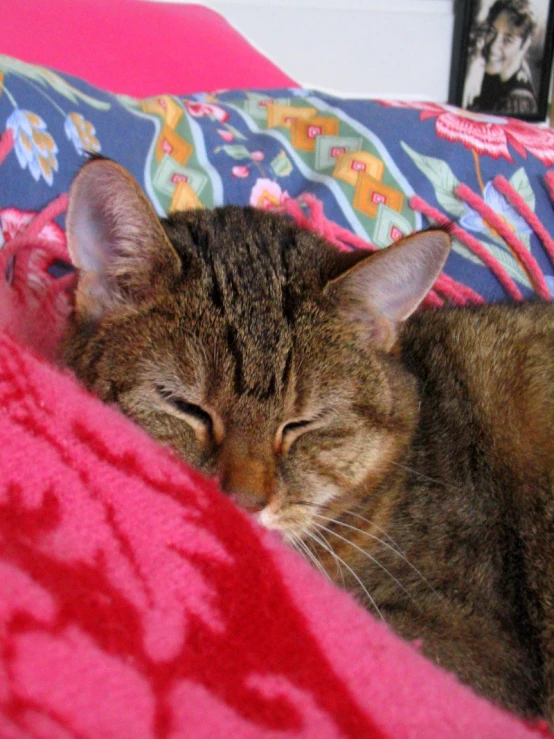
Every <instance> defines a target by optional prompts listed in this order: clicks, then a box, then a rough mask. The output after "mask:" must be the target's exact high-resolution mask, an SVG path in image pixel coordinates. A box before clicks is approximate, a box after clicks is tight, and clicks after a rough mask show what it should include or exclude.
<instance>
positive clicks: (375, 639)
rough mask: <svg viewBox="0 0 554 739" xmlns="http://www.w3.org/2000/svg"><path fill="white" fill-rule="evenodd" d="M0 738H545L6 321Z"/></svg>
mask: <svg viewBox="0 0 554 739" xmlns="http://www.w3.org/2000/svg"><path fill="white" fill-rule="evenodd" d="M0 407H1V408H2V413H1V414H0V470H1V480H2V483H1V485H0V634H1V635H2V638H1V641H0V736H2V737H28V736H33V737H48V738H49V739H50V738H53V739H55V738H56V737H72V736H79V737H90V738H91V739H93V738H97V737H109V736H112V737H118V739H125V738H126V737H129V738H131V737H132V739H141V738H145V739H146V738H149V737H166V736H173V737H182V736H186V737H195V739H198V737H206V738H207V737H216V736H221V737H224V736H229V737H241V739H248V738H249V737H251V738H254V737H275V739H277V737H280V738H281V739H283V738H284V737H314V738H315V737H317V738H318V739H325V738H327V737H339V736H346V737H352V738H354V737H355V738H356V739H359V738H360V737H364V738H365V737H391V738H392V737H395V738H397V737H464V738H465V737H468V736H476V737H477V736H482V737H485V736H486V737H488V739H495V738H497V739H504V738H505V737H510V738H511V739H517V738H518V737H531V736H539V735H541V734H543V735H544V729H540V728H539V727H535V728H534V729H533V728H531V727H527V726H525V725H524V724H523V723H521V722H519V721H517V720H515V719H513V718H511V717H510V716H509V715H508V714H505V713H503V712H501V711H499V710H497V709H496V708H493V707H492V706H490V705H489V704H487V703H486V702H485V701H483V700H481V699H478V698H476V697H475V696H474V695H473V694H472V693H471V692H470V691H469V690H468V689H466V688H464V687H462V686H460V685H459V684H457V682H456V680H455V679H454V678H453V677H452V676H450V675H447V674H446V673H443V672H441V671H440V670H439V669H438V668H436V667H434V666H432V665H431V664H430V663H428V662H427V661H426V660H424V659H423V658H422V657H421V656H420V655H419V654H418V653H417V651H415V650H414V649H412V648H410V647H409V646H408V645H407V644H405V643H403V642H401V641H400V640H398V639H397V638H395V637H394V636H393V635H392V634H391V633H390V632H389V631H388V630H387V629H386V628H385V627H384V626H382V625H381V624H379V623H377V622H376V621H374V620H373V619H372V618H371V617H370V616H369V614H367V613H366V612H364V611H362V610H361V609H359V608H358V606H357V605H356V604H355V603H354V602H353V601H352V600H351V599H350V597H349V596H347V595H346V594H344V593H342V592H340V591H338V590H337V589H335V588H334V587H333V586H332V585H331V584H330V583H328V582H327V581H326V580H324V579H323V578H322V577H321V576H320V575H319V574H318V573H316V572H315V571H313V570H311V569H310V568H309V566H308V564H307V563H305V562H304V561H303V560H301V559H300V558H299V557H298V556H297V555H296V554H295V553H293V552H291V551H289V550H288V549H286V548H285V547H284V546H282V545H281V544H280V542H279V541H277V540H276V539H275V538H274V537H273V536H272V535H271V534H269V533H268V532H265V531H263V530H261V529H259V528H258V527H257V526H256V525H255V524H254V522H252V521H251V520H250V519H249V518H248V517H247V516H246V515H245V514H244V513H242V512H241V511H240V510H239V509H238V508H236V507H235V506H234V505H233V504H232V503H231V502H230V501H229V500H228V499H226V498H225V497H224V496H223V495H221V494H220V493H219V492H218V491H217V490H216V489H215V487H214V486H213V485H212V484H210V483H209V482H207V481H205V480H203V479H202V478H201V477H199V476H198V475H196V474H195V473H193V472H192V471H190V470H188V469H187V468H186V467H185V466H184V465H183V464H181V463H180V462H178V461H176V460H174V459H173V458H172V457H171V456H170V454H169V453H168V452H167V451H165V450H164V449H163V448H161V447H159V446H157V445H156V444H155V443H154V442H153V441H151V440H150V439H149V438H147V437H146V436H145V435H144V433H143V432H142V431H141V430H139V429H138V428H136V427H135V426H133V425H132V424H131V422H130V421H128V420H127V419H125V418H124V417H122V416H121V415H120V414H118V413H117V412H116V411H115V410H112V409H111V408H109V407H107V406H105V405H102V404H101V403H100V402H99V401H98V400H96V399H95V398H92V397H90V396H89V395H87V394H86V393H85V392H84V391H83V390H81V389H80V388H79V387H77V385H76V383H75V382H74V381H73V379H72V378H71V377H70V376H69V375H68V374H66V373H63V372H59V371H58V370H56V369H54V368H53V367H51V366H48V365H47V364H45V363H44V362H42V361H40V360H38V359H37V358H35V357H34V356H32V355H31V354H30V353H28V351H26V350H24V349H23V348H22V347H21V346H20V345H18V344H17V343H15V342H14V341H12V340H11V339H9V338H8V337H7V336H6V335H5V334H3V333H0Z"/></svg>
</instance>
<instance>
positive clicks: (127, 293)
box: [67, 159, 181, 318]
mask: <svg viewBox="0 0 554 739" xmlns="http://www.w3.org/2000/svg"><path fill="white" fill-rule="evenodd" d="M67 246H68V250H69V254H70V257H71V260H72V262H73V265H74V266H75V267H76V268H77V269H78V272H79V277H78V282H77V288H76V293H75V303H76V310H77V312H78V313H81V314H84V315H87V316H88V317H90V318H100V317H101V316H102V315H103V314H105V313H106V312H108V311H110V310H112V309H114V308H116V307H117V306H120V305H124V304H129V303H130V304H136V303H138V302H140V301H142V300H145V299H147V298H148V297H149V296H151V295H152V293H153V291H154V290H155V289H156V285H157V283H158V282H159V281H160V280H163V279H168V278H169V279H171V277H172V276H176V275H178V273H179V271H180V268H181V267H180V260H179V257H178V255H177V253H176V252H175V250H174V248H173V246H172V245H171V243H170V242H169V240H168V238H167V236H166V235H165V232H164V230H163V228H162V226H161V223H160V221H159V220H158V217H157V216H156V214H155V212H154V210H153V208H152V206H151V205H150V203H149V202H148V200H147V199H146V197H145V195H144V194H143V192H142V190H141V189H140V187H139V185H138V184H137V182H135V180H134V179H133V178H132V177H131V175H130V174H129V173H128V172H127V171H126V170H125V169H124V168H123V167H121V166H120V165H119V164H116V162H113V161H111V160H110V159H93V160H91V161H89V162H87V163H86V164H85V165H84V166H83V168H82V169H81V171H80V172H79V174H78V175H77V177H76V178H75V180H74V182H73V184H72V186H71V190H70V193H69V207H68V211H67Z"/></svg>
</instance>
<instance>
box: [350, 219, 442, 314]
mask: <svg viewBox="0 0 554 739" xmlns="http://www.w3.org/2000/svg"><path fill="white" fill-rule="evenodd" d="M449 251H450V238H449V237H448V235H447V234H446V233H444V232H443V231H424V232H422V233H419V234H415V235H414V236H411V237H409V238H407V239H404V240H402V241H401V242H399V243H398V244H395V245H394V246H391V247H389V248H388V249H385V250H383V251H382V252H378V253H377V254H375V255H374V256H371V257H369V258H368V259H366V260H364V261H363V262H361V263H359V264H358V265H356V266H355V267H353V268H352V269H351V270H350V271H349V272H347V273H346V275H344V276H343V277H342V278H340V279H341V280H344V282H345V284H344V288H345V289H346V290H347V291H348V293H349V294H350V297H351V298H352V297H353V298H355V302H356V303H357V304H358V311H359V306H360V303H362V304H363V305H364V307H365V310H368V311H370V312H371V313H374V314H375V313H377V314H378V315H381V316H384V317H385V318H386V319H388V320H389V321H391V322H392V323H393V324H397V323H400V322H401V321H404V320H406V318H408V317H409V316H410V315H411V314H412V313H413V312H414V311H415V310H416V308H417V307H418V306H419V305H420V303H421V301H422V300H423V299H424V298H425V296H426V295H427V293H428V292H429V290H430V289H431V288H432V287H433V284H434V283H435V280H436V279H437V277H438V276H439V275H440V273H441V271H442V269H443V267H444V264H445V262H446V259H447V257H448V253H449Z"/></svg>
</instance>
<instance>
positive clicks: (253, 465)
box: [219, 457, 274, 513]
mask: <svg viewBox="0 0 554 739" xmlns="http://www.w3.org/2000/svg"><path fill="white" fill-rule="evenodd" d="M219 484H220V487H221V488H222V489H223V490H224V491H225V492H226V493H228V494H229V497H230V498H231V499H232V500H234V501H235V503H238V505H240V506H242V508H244V509H245V510H247V511H249V512H250V513H254V512H256V511H261V510H262V508H264V507H265V506H266V505H267V503H268V502H269V500H270V498H271V496H272V494H273V487H274V483H273V474H272V471H271V470H270V469H269V468H268V465H267V463H266V462H264V461H263V460H260V459H256V458H254V459H252V458H248V457H246V458H245V457H239V458H235V459H232V460H228V461H227V463H226V464H224V465H222V467H221V468H220V470H219Z"/></svg>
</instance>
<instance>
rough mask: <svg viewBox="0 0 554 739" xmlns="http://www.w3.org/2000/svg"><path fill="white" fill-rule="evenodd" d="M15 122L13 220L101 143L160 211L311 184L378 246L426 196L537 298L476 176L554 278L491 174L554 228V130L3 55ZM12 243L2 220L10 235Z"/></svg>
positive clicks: (468, 260)
mask: <svg viewBox="0 0 554 739" xmlns="http://www.w3.org/2000/svg"><path fill="white" fill-rule="evenodd" d="M6 131H11V136H12V137H13V147H12V148H11V150H10V151H9V153H7V155H6V156H5V157H4V159H3V161H2V163H1V164H0V218H2V213H4V212H7V211H10V213H12V214H13V212H14V211H21V212H24V211H25V212H28V211H38V210H40V209H41V208H43V207H44V206H45V205H46V204H47V203H48V202H50V201H51V200H52V199H53V198H54V197H55V196H57V195H59V194H60V193H63V192H67V191H68V190H69V187H70V184H71V181H72V180H73V178H74V176H75V175H76V173H77V171H78V170H79V167H80V166H81V165H82V163H83V161H84V158H85V156H86V154H87V153H88V152H91V153H101V154H103V155H105V156H107V157H111V158H113V159H115V160H116V161H118V162H120V163H121V164H122V165H123V166H124V167H126V168H127V169H128V170H129V171H130V172H131V173H132V174H133V176H134V177H135V178H136V179H137V180H138V181H139V183H140V184H141V185H142V187H143V188H144V190H145V192H146V194H147V195H148V197H149V198H150V200H151V201H152V203H153V205H154V208H155V209H156V211H157V212H158V213H159V214H160V215H163V214H166V213H167V212H169V211H171V210H176V209H183V208H191V207H208V208H209V207H212V206H215V205H220V204H226V203H236V204H241V205H246V204H253V205H256V206H258V207H266V208H269V207H275V206H278V205H279V204H282V203H283V202H284V201H285V200H286V199H288V198H296V197H298V196H300V195H301V194H304V193H309V194H311V195H314V196H315V197H316V198H318V200H320V201H321V203H322V204H323V208H324V213H325V216H326V218H327V219H329V220H330V221H333V222H334V223H336V224H338V225H339V226H341V227H343V228H345V229H348V230H349V231H350V232H352V233H353V234H355V235H356V236H358V237H361V238H362V239H364V240H367V241H368V242H371V243H372V244H374V245H375V246H376V247H378V248H382V247H385V246H387V245H388V244H390V243H391V242H393V241H394V240H396V239H398V238H400V237H402V236H403V235H405V234H408V233H411V232H413V231H414V230H418V229H421V228H424V227H426V226H428V225H429V221H428V220H426V218H425V216H424V215H422V212H421V208H415V209H414V207H412V206H413V205H414V200H413V196H414V195H418V196H419V197H420V198H422V199H423V201H424V202H425V203H426V204H427V205H429V206H430V207H432V208H434V209H436V210H439V211H440V213H441V214H442V215H444V216H446V217H448V219H450V220H451V221H453V222H457V223H458V224H459V225H460V226H461V227H462V228H463V229H465V231H466V232H467V233H468V234H470V235H471V236H472V237H474V238H475V239H476V240H477V241H478V242H479V243H480V244H481V245H482V246H483V247H484V248H486V250H487V251H488V252H489V253H490V254H491V255H492V256H493V257H494V259H495V260H496V261H497V262H498V264H500V265H501V266H502V268H503V269H504V270H505V271H506V272H507V274H508V275H509V276H510V278H511V279H512V280H513V281H514V282H515V284H516V285H517V286H518V288H519V290H520V291H521V293H522V294H523V295H524V296H532V295H534V292H535V286H534V285H533V281H532V279H531V278H530V276H529V274H528V272H527V271H526V270H525V268H524V267H523V266H522V264H521V260H520V259H518V257H517V254H514V253H513V250H512V248H511V247H510V246H509V245H508V244H507V243H506V242H505V241H504V240H503V239H502V237H501V236H500V235H499V234H498V233H497V232H496V231H495V230H494V229H493V228H491V226H490V225H489V224H488V223H487V222H486V219H483V217H482V215H480V214H479V213H478V212H477V211H475V210H474V209H473V208H471V207H470V206H469V205H468V204H467V203H466V202H465V201H464V200H463V199H461V198H460V197H459V195H458V194H457V187H458V185H459V184H460V183H464V184H465V185H467V186H469V187H470V188H471V189H472V190H473V192H474V193H476V194H477V195H479V196H480V198H481V199H482V201H483V202H484V203H485V204H486V205H488V206H489V207H490V208H491V209H492V210H493V211H494V212H495V213H496V214H497V215H498V216H499V217H500V218H501V219H502V221H503V222H504V223H506V224H507V225H508V227H509V228H510V230H511V231H512V232H513V233H514V234H515V235H516V236H517V239H518V240H519V241H520V242H521V244H523V246H524V248H525V249H527V250H528V251H529V252H530V254H531V255H532V256H533V257H534V259H535V260H536V263H537V265H538V268H539V269H540V271H541V272H542V273H543V274H544V275H545V276H546V278H547V283H548V284H549V286H550V287H552V286H554V279H553V267H552V263H551V261H550V259H549V257H548V254H547V252H546V250H545V249H544V246H543V245H542V244H541V242H540V241H539V239H538V238H537V236H536V234H535V233H534V231H533V230H532V229H531V228H530V226H529V223H528V222H527V220H526V219H525V218H523V217H522V215H521V214H520V213H519V212H518V211H517V210H516V209H515V208H514V207H513V206H512V205H510V203H509V202H508V201H507V200H506V199H505V198H504V196H503V195H501V194H500V193H499V192H498V191H497V190H496V189H495V187H494V185H493V182H492V180H493V178H494V177H495V176H496V175H498V174H501V175H503V176H504V177H505V178H506V179H507V180H508V181H509V183H510V185H511V187H512V188H513V190H514V191H515V192H516V193H517V194H518V195H520V196H521V198H523V201H524V202H525V204H526V205H527V206H528V207H529V208H530V210H531V211H532V213H534V214H535V215H536V216H537V217H538V218H539V220H540V221H541V222H542V224H543V225H544V226H545V228H546V230H547V231H548V232H549V233H550V234H554V212H553V208H552V202H551V200H550V197H549V194H548V190H547V188H546V186H545V182H544V176H545V174H546V172H547V171H548V169H549V167H551V166H552V165H553V164H554V131H552V130H551V129H548V128H545V127H539V126H536V125H535V126H533V125H530V124H526V123H522V122H521V121H515V120H511V119H507V118H496V117H493V116H483V115H479V114H475V113H468V112H467V111H463V110H460V109H457V108H453V107H451V106H441V105H436V104H430V103H421V104H420V103H391V102H383V101H368V100H350V99H348V100H345V99H340V98H337V97H332V96H330V95H327V94H323V93H320V92H317V91H312V90H306V89H281V90H245V91H227V92H219V93H213V94H208V93H206V94H202V95H193V96H188V97H183V98H181V97H176V96H169V95H164V94H160V95H159V96H155V97H151V98H146V99H142V100H138V99H135V98H130V97H126V96H122V95H114V94H111V93H109V92H106V91H102V90H98V89H95V88H93V87H91V86H90V85H88V84H86V83H85V82H83V81H81V80H78V79H75V78H71V77H69V76H66V75H62V74H58V73H56V72H53V71H52V70H49V69H46V68H44V67H39V66H35V65H29V64H25V63H23V62H20V61H18V60H16V59H13V58H10V57H6V56H0V133H5V132H6ZM2 223H4V221H3V220H2ZM60 225H61V226H63V217H62V218H61V219H60ZM7 238H8V236H7V233H6V232H5V230H4V232H3V235H2V233H0V245H1V243H2V240H3V239H4V240H7ZM446 273H447V274H448V275H449V276H451V277H452V278H454V279H455V280H457V281H459V282H461V283H463V284H465V285H468V286H469V287H471V288H472V289H473V290H475V291H476V292H478V293H479V294H480V295H482V296H483V297H484V298H485V299H486V300H501V299H504V298H506V293H505V290H504V288H503V287H502V285H501V284H500V283H499V282H498V280H497V278H496V277H495V276H494V275H493V274H492V273H491V271H490V270H489V268H488V267H486V266H484V264H483V262H482V261H481V259H480V258H479V257H477V256H476V255H475V253H473V252H472V251H471V250H469V249H468V248H467V246H466V245H465V244H464V243H463V242H462V241H459V240H458V239H454V248H453V251H452V254H451V256H450V258H449V261H448V264H447V267H446Z"/></svg>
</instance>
